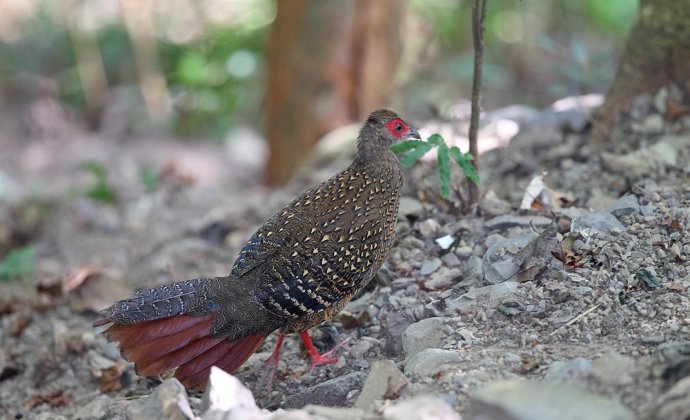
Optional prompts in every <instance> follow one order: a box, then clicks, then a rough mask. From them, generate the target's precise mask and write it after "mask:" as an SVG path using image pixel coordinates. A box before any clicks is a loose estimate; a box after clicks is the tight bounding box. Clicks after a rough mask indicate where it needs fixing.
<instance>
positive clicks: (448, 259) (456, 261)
mask: <svg viewBox="0 0 690 420" xmlns="http://www.w3.org/2000/svg"><path fill="white" fill-rule="evenodd" d="M679 249H680V248H679ZM441 261H442V262H443V265H445V266H446V267H455V266H458V265H460V258H458V256H457V255H456V254H453V253H450V252H449V253H447V254H445V255H443V256H442V257H441Z"/></svg>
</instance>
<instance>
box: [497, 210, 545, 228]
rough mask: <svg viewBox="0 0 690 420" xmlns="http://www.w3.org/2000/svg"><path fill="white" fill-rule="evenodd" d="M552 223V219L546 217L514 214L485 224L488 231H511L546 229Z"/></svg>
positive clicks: (499, 217)
mask: <svg viewBox="0 0 690 420" xmlns="http://www.w3.org/2000/svg"><path fill="white" fill-rule="evenodd" d="M549 223H551V219H549V218H548V217H544V216H539V215H536V216H516V215H512V214H507V215H504V216H497V217H494V218H493V219H489V220H487V221H486V222H485V223H484V226H486V227H487V229H491V230H499V229H509V228H512V227H530V226H535V227H545V226H548V225H549Z"/></svg>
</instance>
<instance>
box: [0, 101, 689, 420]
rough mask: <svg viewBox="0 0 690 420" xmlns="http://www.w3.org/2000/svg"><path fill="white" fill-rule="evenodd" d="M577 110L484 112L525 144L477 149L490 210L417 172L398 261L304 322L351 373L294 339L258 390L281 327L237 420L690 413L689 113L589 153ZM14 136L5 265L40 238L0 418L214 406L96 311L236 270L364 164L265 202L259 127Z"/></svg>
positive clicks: (620, 132) (2, 301)
mask: <svg viewBox="0 0 690 420" xmlns="http://www.w3.org/2000/svg"><path fill="white" fill-rule="evenodd" d="M589 99H591V98H589ZM586 102H587V98H580V99H579V100H572V99H571V100H570V101H563V102H561V103H560V104H559V105H557V106H554V107H553V108H551V109H547V110H543V111H537V110H534V109H529V108H526V107H512V108H510V109H505V110H501V111H497V112H494V113H488V114H487V116H486V118H485V121H486V122H487V123H486V124H485V126H484V128H483V130H482V132H483V133H484V136H485V137H486V138H487V139H488V140H486V141H491V140H492V139H493V140H496V141H497V142H499V143H500V142H501V140H502V139H501V138H500V135H499V134H500V132H501V127H506V126H509V127H510V126H515V127H518V126H519V128H520V130H519V132H518V134H517V135H516V136H515V137H514V138H513V139H512V141H510V143H509V144H508V145H507V146H505V147H501V148H496V149H493V150H489V151H487V152H486V153H484V154H483V155H482V157H481V171H480V174H481V178H482V190H483V191H484V192H485V195H484V199H483V200H482V203H481V205H480V211H481V215H480V216H468V215H463V214H462V212H461V211H460V209H459V203H458V200H457V199H453V200H451V201H446V200H443V199H441V198H439V195H438V192H437V191H438V188H437V185H436V183H437V181H436V180H437V175H436V173H435V164H434V162H432V161H423V162H420V163H419V164H418V165H416V166H415V167H414V168H413V169H411V170H409V171H407V172H406V178H405V190H404V196H405V198H404V199H403V202H402V205H401V210H400V217H399V224H398V241H397V244H396V246H395V248H394V249H393V251H392V252H391V254H390V256H389V258H388V260H387V262H386V264H385V265H384V267H383V269H382V270H381V272H380V273H379V274H378V276H377V277H376V278H375V279H374V280H373V281H372V283H371V284H370V285H369V287H368V288H367V289H366V291H365V293H363V294H362V295H361V296H359V297H358V298H357V299H356V300H354V301H353V302H351V303H350V304H349V305H348V306H347V307H346V310H345V311H344V312H343V313H342V314H340V315H339V316H336V317H335V318H334V319H333V320H332V322H329V323H327V324H325V325H323V326H321V327H318V328H316V329H315V330H314V331H313V334H314V336H315V340H316V343H317V345H318V346H321V347H322V348H324V349H326V348H329V347H332V346H333V345H334V344H335V343H338V342H342V341H344V340H346V341H345V342H344V344H342V345H341V346H340V347H339V348H338V350H337V354H338V357H339V360H338V362H337V363H334V364H331V365H327V366H320V367H317V368H316V369H314V370H310V369H309V362H308V359H306V352H305V351H304V349H303V348H301V347H300V344H299V342H298V340H297V338H296V337H295V338H294V339H293V338H289V339H288V340H286V343H285V345H284V346H283V350H282V355H281V362H280V364H279V368H278V375H277V379H276V383H275V386H274V389H273V392H272V394H271V395H264V394H265V392H264V389H263V388H262V387H261V386H260V384H259V383H260V381H259V374H258V373H257V369H256V367H257V366H259V363H260V361H261V360H262V359H264V358H266V357H267V356H268V355H269V354H270V352H271V350H272V346H273V345H274V344H275V340H276V337H275V336H271V337H269V338H268V339H267V340H266V342H265V344H264V345H263V346H262V347H261V349H260V351H259V353H257V354H256V355H255V356H253V357H252V358H251V359H250V361H249V362H248V363H247V368H246V369H242V370H241V371H240V372H238V374H237V377H238V378H239V379H240V380H241V381H242V382H243V383H244V385H245V386H246V387H247V388H248V389H250V390H251V391H252V392H253V394H254V397H255V398H256V401H257V404H258V405H259V407H262V408H263V409H264V410H270V412H269V411H263V412H262V411H259V409H258V408H257V409H255V408H253V407H252V404H253V403H252V401H253V400H252V398H251V395H249V396H248V397H247V394H246V393H245V394H243V395H245V397H246V398H248V400H245V401H241V403H242V404H245V405H244V406H243V407H244V408H242V409H243V410H249V411H241V410H240V411H235V414H234V417H233V416H232V415H228V417H227V418H259V417H261V418H285V419H288V418H293V419H297V418H299V419H310V418H313V419H317V418H323V419H330V418H343V419H345V418H380V417H381V416H383V417H385V418H392V419H408V418H415V417H414V416H413V414H414V415H417V416H421V415H422V414H423V413H426V414H427V415H432V416H433V418H447V419H451V418H457V414H455V413H459V414H460V415H461V416H462V417H463V418H474V417H473V416H475V415H480V414H481V415H486V416H489V417H487V418H506V419H509V418H510V419H512V418H595V417H596V416H598V417H596V418H606V419H608V418H611V419H613V418H620V419H624V418H660V419H661V418H664V419H670V418H687V416H689V415H690V397H688V395H690V299H689V298H688V294H689V291H690V165H689V164H688V162H690V110H689V109H688V107H687V106H686V105H683V103H684V98H681V97H679V94H678V92H677V91H676V90H674V89H672V88H671V89H662V90H661V91H660V92H658V93H657V94H655V95H652V96H645V97H640V98H638V100H637V101H636V102H635V103H634V104H633V105H632V107H631V109H630V111H629V112H628V113H626V114H625V115H622V116H621V118H619V120H618V123H617V126H616V129H615V130H614V132H612V133H611V136H612V138H613V139H614V140H615V141H613V142H611V143H608V144H603V145H600V146H592V145H589V144H588V143H587V132H588V125H587V119H588V117H589V112H590V109H591V106H589V105H583V104H585V103H586ZM687 102H688V99H687V98H686V99H685V103H686V104H687ZM452 126H453V124H452V123H448V122H443V121H436V122H427V123H425V124H420V128H422V129H424V130H426V131H427V132H428V133H430V132H431V131H435V130H441V131H443V130H446V131H448V130H449V129H450V128H451V127H452ZM0 127H3V128H2V129H1V130H0V131H2V132H0V150H2V153H0V168H1V169H0V251H2V253H3V254H4V253H5V252H6V251H7V249H10V248H12V247H17V246H25V245H26V244H33V247H28V248H27V247H24V248H21V249H23V250H24V252H23V253H22V252H20V253H15V254H14V260H12V261H10V262H9V263H8V262H7V260H5V263H4V265H3V266H1V267H0V275H2V276H5V277H4V279H0V343H1V344H2V346H1V347H0V417H1V418H42V419H49V418H60V416H64V417H66V418H125V417H127V418H144V417H147V418H149V419H152V418H184V416H182V417H175V415H178V416H179V415H180V413H186V415H187V416H189V415H191V412H190V411H189V409H188V407H187V404H191V409H192V410H193V413H194V415H196V416H201V415H202V413H203V412H204V410H205V409H207V408H208V404H209V403H208V401H206V402H204V401H202V398H201V394H199V393H195V392H192V393H190V394H185V393H184V391H182V390H180V389H179V388H177V387H175V384H174V383H172V382H170V381H166V382H164V384H166V385H164V386H159V384H160V383H161V380H160V379H157V378H148V379H147V378H141V377H138V376H136V375H135V373H134V370H133V367H132V365H131V364H129V363H126V362H124V361H123V360H122V359H121V358H120V356H119V352H118V350H117V349H116V347H115V346H114V344H113V343H108V342H107V341H106V340H105V338H104V337H103V336H102V335H100V334H98V333H97V331H95V330H94V329H93V327H92V323H93V321H94V320H96V319H97V312H96V311H97V309H100V308H103V307H104V306H107V305H109V304H110V303H111V302H112V301H114V300H116V299H118V298H122V297H125V296H127V295H129V294H130V293H132V292H133V291H134V290H136V289H140V288H143V287H150V286H155V285H159V284H163V283H166V282H170V281H175V280H184V279H188V278H197V277H207V276H220V275H225V274H227V272H228V271H229V268H230V267H231V265H232V262H233V259H234V256H235V255H237V252H238V251H239V248H240V247H241V246H242V244H243V243H244V241H245V240H246V239H248V238H249V236H250V235H251V234H252V233H253V232H254V230H255V229H256V228H257V227H258V226H260V225H261V223H263V221H265V220H266V219H268V218H269V217H270V216H271V215H272V214H273V213H274V212H275V211H277V210H278V209H280V208H281V207H282V206H283V205H285V204H286V203H287V202H289V201H290V200H291V198H292V197H294V196H295V195H296V194H298V193H299V192H301V191H303V190H304V189H306V188H307V187H308V186H310V185H313V184H315V183H318V182H320V181H322V180H324V179H325V178H327V177H328V176H329V175H331V174H334V173H335V172H337V171H338V170H340V169H342V168H343V167H344V166H345V165H347V162H348V160H349V159H350V155H349V154H348V153H333V152H330V153H321V155H320V156H319V158H318V159H312V160H310V163H308V164H307V166H306V167H305V169H304V170H303V171H302V172H301V174H300V175H299V176H298V177H297V179H296V180H295V181H293V182H292V183H291V184H290V185H288V186H286V187H284V188H281V189H275V190H269V189H266V188H265V187H262V186H260V185H259V182H258V180H260V165H261V162H262V159H261V156H262V153H263V151H262V148H261V147H260V146H259V145H258V144H257V143H256V141H255V140H252V138H253V137H252V136H251V135H248V134H247V132H244V134H238V135H237V136H238V137H242V139H240V140H238V141H237V142H236V143H229V145H215V144H208V143H207V144H199V143H184V142H178V141H174V140H171V139H163V138H154V137H148V138H139V139H136V140H132V139H127V136H126V135H124V134H121V135H117V134H112V133H111V134H109V135H108V136H104V135H100V136H98V135H87V134H84V132H82V131H80V130H76V129H74V130H69V129H65V130H66V131H65V130H63V131H61V132H59V133H45V132H42V133H38V134H37V133H35V132H32V133H29V134H27V133H23V134H22V133H21V132H20V130H18V129H17V128H16V125H13V124H0ZM497 133H499V134H497ZM32 136H34V137H38V138H36V139H31V140H26V139H25V138H26V137H32ZM503 140H505V139H503ZM240 143H241V144H242V147H240V146H238V144H240ZM349 144H350V146H352V143H349ZM250 146H251V147H250ZM84 162H92V164H91V165H86V166H85V165H84ZM93 162H98V163H97V164H93ZM489 191H491V192H489ZM526 191H527V192H526ZM526 195H527V197H525V196H526ZM521 207H523V209H521ZM552 222H553V224H551V223H552ZM32 252H33V260H32V259H31V255H28V254H31V253H32ZM27 260H28V261H29V262H31V265H30V266H29V267H23V265H22V264H24V265H26V264H25V262H26V261H27ZM22 268H27V269H30V271H29V273H28V274H26V275H23V276H21V278H17V276H15V275H14V274H17V273H18V272H20V271H21V270H22ZM386 360H387V361H388V362H385V361H386ZM382 361H383V362H382ZM223 383H225V382H223V381H222V380H219V381H218V383H217V384H216V383H214V387H217V389H218V390H220V392H223V390H224V389H225V388H223V386H224V385H223ZM157 387H158V389H159V391H157V392H156V393H155V395H152V396H149V395H150V394H151V393H152V392H154V391H155V390H156V389H157ZM363 388H364V391H362V389H363ZM161 389H166V392H167V393H166V392H163V391H160V390H161ZM226 391H227V390H226ZM240 394H241V392H240V393H238V392H233V393H231V392H230V391H227V392H226V393H225V394H224V395H226V396H227V395H240ZM228 398H231V399H232V398H235V397H228ZM236 398H240V397H236ZM211 406H212V407H213V404H211ZM323 406H329V407H338V409H327V408H324V407H323ZM305 407H306V408H305ZM215 408H218V407H215ZM236 409H237V408H236ZM185 410H186V411H185ZM275 410H278V411H275ZM283 410H285V411H283ZM295 410H298V411H295ZM238 413H241V414H242V413H243V414H242V415H244V417H242V415H240V414H238ZM247 413H249V414H247ZM568 413H570V415H572V417H567V415H568ZM252 416H254V417H252ZM490 416H493V417H490ZM520 416H527V417H520ZM550 416H551V417H550ZM564 416H565V417H564ZM205 418H220V417H211V415H210V414H209V413H208V412H207V413H206V414H205ZM418 418H421V417H418ZM427 418H429V417H427Z"/></svg>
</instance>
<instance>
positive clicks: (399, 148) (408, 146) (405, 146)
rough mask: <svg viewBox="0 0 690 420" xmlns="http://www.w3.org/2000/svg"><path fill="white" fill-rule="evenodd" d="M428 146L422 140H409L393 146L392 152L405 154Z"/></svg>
mask: <svg viewBox="0 0 690 420" xmlns="http://www.w3.org/2000/svg"><path fill="white" fill-rule="evenodd" d="M425 144H427V142H425V141H422V140H407V141H403V142H400V143H396V144H394V145H392V146H391V152H393V153H396V154H397V153H403V152H407V151H408V150H412V149H416V148H418V147H420V146H422V145H425Z"/></svg>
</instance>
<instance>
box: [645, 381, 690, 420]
mask: <svg viewBox="0 0 690 420" xmlns="http://www.w3.org/2000/svg"><path fill="white" fill-rule="evenodd" d="M653 412H654V417H653V418H654V419H657V420H665V419H688V418H690V377H686V378H684V379H681V380H680V381H678V382H677V383H676V384H675V385H673V386H672V387H671V388H670V389H669V390H668V391H666V392H664V393H663V394H661V395H660V396H659V397H658V398H657V399H656V401H655V403H654V410H653Z"/></svg>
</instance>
